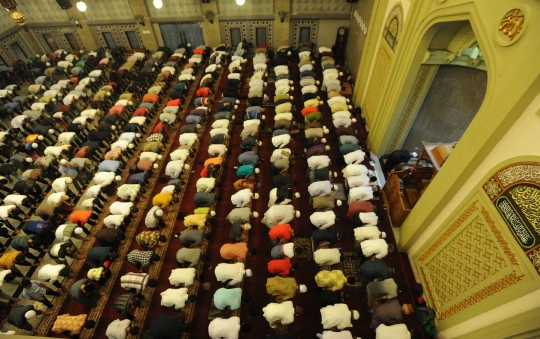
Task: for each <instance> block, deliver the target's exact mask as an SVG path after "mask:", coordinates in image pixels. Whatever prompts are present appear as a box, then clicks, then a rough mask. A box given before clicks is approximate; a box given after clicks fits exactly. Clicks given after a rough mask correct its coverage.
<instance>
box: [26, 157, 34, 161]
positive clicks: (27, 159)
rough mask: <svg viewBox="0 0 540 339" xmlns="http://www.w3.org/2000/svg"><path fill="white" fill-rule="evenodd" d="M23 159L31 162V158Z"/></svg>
mask: <svg viewBox="0 0 540 339" xmlns="http://www.w3.org/2000/svg"><path fill="white" fill-rule="evenodd" d="M24 160H26V162H32V158H30V157H27V158H25V159H24Z"/></svg>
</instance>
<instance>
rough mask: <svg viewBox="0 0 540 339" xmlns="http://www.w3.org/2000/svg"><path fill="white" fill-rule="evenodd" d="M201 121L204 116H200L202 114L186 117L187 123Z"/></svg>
mask: <svg viewBox="0 0 540 339" xmlns="http://www.w3.org/2000/svg"><path fill="white" fill-rule="evenodd" d="M201 121H203V118H202V117H200V116H197V115H188V116H187V117H186V123H188V124H192V125H194V124H200V123H201Z"/></svg>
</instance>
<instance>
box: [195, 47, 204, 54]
mask: <svg viewBox="0 0 540 339" xmlns="http://www.w3.org/2000/svg"><path fill="white" fill-rule="evenodd" d="M203 53H204V49H203V48H195V49H194V50H193V54H203Z"/></svg>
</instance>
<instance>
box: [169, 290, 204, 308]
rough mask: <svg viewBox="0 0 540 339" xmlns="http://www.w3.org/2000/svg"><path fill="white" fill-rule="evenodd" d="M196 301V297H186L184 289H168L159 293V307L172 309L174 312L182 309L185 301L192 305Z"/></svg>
mask: <svg viewBox="0 0 540 339" xmlns="http://www.w3.org/2000/svg"><path fill="white" fill-rule="evenodd" d="M196 300H197V297H196V296H194V295H188V289H187V288H186V287H182V288H169V289H167V290H165V291H163V292H161V306H165V307H174V309H175V310H181V309H182V308H184V306H185V305H186V301H189V302H191V303H193V302H195V301H196Z"/></svg>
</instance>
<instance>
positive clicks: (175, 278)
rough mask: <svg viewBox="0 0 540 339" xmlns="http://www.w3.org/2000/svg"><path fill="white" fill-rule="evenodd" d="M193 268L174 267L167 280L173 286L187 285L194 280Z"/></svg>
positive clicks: (191, 283)
mask: <svg viewBox="0 0 540 339" xmlns="http://www.w3.org/2000/svg"><path fill="white" fill-rule="evenodd" d="M195 275H196V272H195V268H193V267H188V268H176V269H174V270H172V271H171V275H170V276H169V282H170V283H171V285H173V286H177V287H178V286H181V287H187V286H191V285H193V282H194V281H195Z"/></svg>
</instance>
